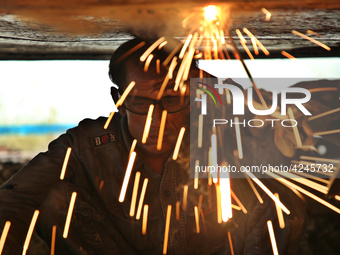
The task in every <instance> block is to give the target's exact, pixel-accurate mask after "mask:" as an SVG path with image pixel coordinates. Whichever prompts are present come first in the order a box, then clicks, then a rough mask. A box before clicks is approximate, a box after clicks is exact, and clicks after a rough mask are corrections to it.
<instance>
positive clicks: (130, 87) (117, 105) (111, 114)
mask: <svg viewBox="0 0 340 255" xmlns="http://www.w3.org/2000/svg"><path fill="white" fill-rule="evenodd" d="M135 84H136V83H135V82H134V81H132V82H130V84H129V85H128V86H127V88H126V89H125V90H124V93H123V95H122V96H121V98H119V100H118V101H117V103H116V109H118V107H119V106H121V105H122V104H123V103H124V100H125V98H126V97H127V95H128V94H129V93H130V91H131V90H132V88H133V87H134V86H135ZM114 114H115V112H111V113H110V116H109V117H108V118H107V120H106V122H105V125H104V129H107V128H108V127H109V124H110V122H111V120H112V118H113V115H114Z"/></svg>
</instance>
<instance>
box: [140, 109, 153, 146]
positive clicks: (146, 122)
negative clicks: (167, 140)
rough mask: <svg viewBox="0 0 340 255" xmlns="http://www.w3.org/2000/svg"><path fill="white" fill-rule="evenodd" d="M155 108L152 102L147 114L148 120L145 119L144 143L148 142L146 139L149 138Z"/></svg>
mask: <svg viewBox="0 0 340 255" xmlns="http://www.w3.org/2000/svg"><path fill="white" fill-rule="evenodd" d="M154 108H155V106H154V105H153V104H150V107H149V111H148V115H147V117H146V120H145V126H144V131H143V137H142V143H146V140H147V139H148V136H149V132H150V127H151V122H152V113H153V109H154Z"/></svg>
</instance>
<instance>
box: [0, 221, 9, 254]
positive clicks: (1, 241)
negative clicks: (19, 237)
mask: <svg viewBox="0 0 340 255" xmlns="http://www.w3.org/2000/svg"><path fill="white" fill-rule="evenodd" d="M10 227H11V222H10V221H6V223H5V226H4V228H3V230H2V234H1V238H0V255H1V254H2V250H3V249H4V246H5V242H6V238H7V235H8V231H9V228H10Z"/></svg>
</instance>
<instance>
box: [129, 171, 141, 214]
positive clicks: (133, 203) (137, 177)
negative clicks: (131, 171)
mask: <svg viewBox="0 0 340 255" xmlns="http://www.w3.org/2000/svg"><path fill="white" fill-rule="evenodd" d="M139 180H140V172H136V175H135V182H134V184H133V192H132V198H131V205H130V216H131V217H133V216H134V215H135V209H136V200H137V194H138V186H139Z"/></svg>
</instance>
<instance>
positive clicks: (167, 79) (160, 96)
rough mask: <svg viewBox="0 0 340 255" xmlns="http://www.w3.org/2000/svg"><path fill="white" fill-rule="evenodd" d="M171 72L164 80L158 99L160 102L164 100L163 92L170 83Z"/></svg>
mask: <svg viewBox="0 0 340 255" xmlns="http://www.w3.org/2000/svg"><path fill="white" fill-rule="evenodd" d="M170 72H171V70H170V69H169V71H168V73H167V74H166V76H165V78H164V80H163V83H162V86H161V88H160V89H159V91H158V94H157V98H156V99H157V100H160V99H161V98H162V95H163V92H164V90H165V88H166V86H167V85H168V82H169V79H170V76H169V74H170Z"/></svg>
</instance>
